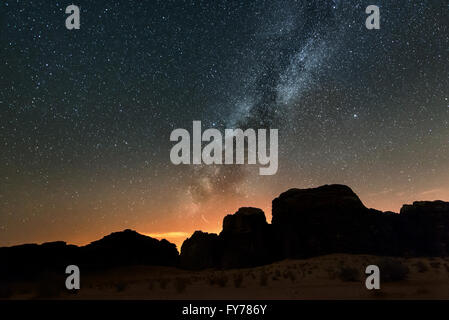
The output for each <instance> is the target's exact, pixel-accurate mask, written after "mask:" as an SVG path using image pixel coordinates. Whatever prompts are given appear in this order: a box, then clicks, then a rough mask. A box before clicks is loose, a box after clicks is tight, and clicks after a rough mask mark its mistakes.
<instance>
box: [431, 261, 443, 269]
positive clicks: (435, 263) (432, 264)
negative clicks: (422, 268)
mask: <svg viewBox="0 0 449 320" xmlns="http://www.w3.org/2000/svg"><path fill="white" fill-rule="evenodd" d="M430 266H431V267H432V268H435V269H439V268H440V266H441V263H440V262H431V263H430Z"/></svg>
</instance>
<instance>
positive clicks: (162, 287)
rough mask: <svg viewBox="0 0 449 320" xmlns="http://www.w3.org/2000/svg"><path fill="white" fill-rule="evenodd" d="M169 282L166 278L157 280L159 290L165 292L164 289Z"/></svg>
mask: <svg viewBox="0 0 449 320" xmlns="http://www.w3.org/2000/svg"><path fill="white" fill-rule="evenodd" d="M169 282H170V279H167V278H161V279H159V286H160V288H161V289H163V290H165V288H167V285H168V283H169Z"/></svg>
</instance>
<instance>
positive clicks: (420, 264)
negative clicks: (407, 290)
mask: <svg viewBox="0 0 449 320" xmlns="http://www.w3.org/2000/svg"><path fill="white" fill-rule="evenodd" d="M414 266H415V267H416V269H417V270H418V272H419V273H424V272H427V271H429V267H428V266H427V264H426V263H424V262H422V261H418V262H417V263H415V264H414Z"/></svg>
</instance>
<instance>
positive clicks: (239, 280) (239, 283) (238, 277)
mask: <svg viewBox="0 0 449 320" xmlns="http://www.w3.org/2000/svg"><path fill="white" fill-rule="evenodd" d="M242 283H243V275H242V274H241V273H238V274H235V275H234V287H236V288H241V287H242Z"/></svg>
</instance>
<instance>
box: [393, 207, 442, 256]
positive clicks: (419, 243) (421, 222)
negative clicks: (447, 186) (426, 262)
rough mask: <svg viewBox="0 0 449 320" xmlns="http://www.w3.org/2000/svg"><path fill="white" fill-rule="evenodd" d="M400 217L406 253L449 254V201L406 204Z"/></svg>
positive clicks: (424, 254) (413, 254) (416, 254)
mask: <svg viewBox="0 0 449 320" xmlns="http://www.w3.org/2000/svg"><path fill="white" fill-rule="evenodd" d="M400 217H401V220H402V224H403V229H402V239H404V241H406V244H404V246H405V249H404V251H405V252H404V253H405V254H407V255H412V256H447V255H449V202H443V201H417V202H414V203H413V204H412V205H404V206H403V207H402V208H401V214H400Z"/></svg>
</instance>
